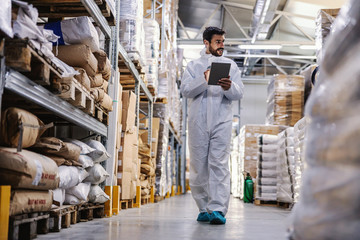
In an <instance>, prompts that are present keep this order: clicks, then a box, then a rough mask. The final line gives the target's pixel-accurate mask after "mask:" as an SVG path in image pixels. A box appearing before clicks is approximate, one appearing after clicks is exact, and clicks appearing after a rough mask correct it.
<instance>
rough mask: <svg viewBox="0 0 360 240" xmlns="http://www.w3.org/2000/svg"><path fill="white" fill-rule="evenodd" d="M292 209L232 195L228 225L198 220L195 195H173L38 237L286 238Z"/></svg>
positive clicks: (145, 239)
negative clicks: (256, 203)
mask: <svg viewBox="0 0 360 240" xmlns="http://www.w3.org/2000/svg"><path fill="white" fill-rule="evenodd" d="M288 214H289V211H287V210H283V209H279V208H273V207H256V206H254V205H253V204H244V203H243V202H242V201H240V200H238V199H235V198H231V201H230V211H229V214H228V216H227V221H228V222H227V224H226V225H217V226H216V225H215V226H214V225H209V224H208V223H198V222H196V221H195V219H196V217H197V209H196V206H195V203H194V201H193V200H192V198H191V195H190V194H189V193H188V194H186V195H183V196H177V197H172V198H170V199H166V200H164V201H162V202H160V203H157V204H149V205H145V206H142V207H141V208H140V209H128V210H125V211H122V212H121V213H120V215H119V216H115V217H111V218H104V219H95V220H93V221H91V222H87V223H78V224H75V225H72V226H71V228H69V229H62V230H61V232H59V233H50V234H47V235H38V239H131V240H161V239H179V240H180V239H181V240H183V239H198V240H204V239H216V240H219V239H254V240H255V239H256V240H259V239H267V240H271V239H276V240H281V239H286V237H285V236H286V229H285V224H286V221H287V217H288Z"/></svg>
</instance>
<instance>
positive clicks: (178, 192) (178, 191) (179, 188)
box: [176, 186, 181, 195]
mask: <svg viewBox="0 0 360 240" xmlns="http://www.w3.org/2000/svg"><path fill="white" fill-rule="evenodd" d="M176 195H181V186H178V187H177V193H176Z"/></svg>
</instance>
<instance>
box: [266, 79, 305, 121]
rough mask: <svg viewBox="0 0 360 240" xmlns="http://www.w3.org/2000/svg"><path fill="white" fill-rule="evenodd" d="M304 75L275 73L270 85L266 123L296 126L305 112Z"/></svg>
mask: <svg viewBox="0 0 360 240" xmlns="http://www.w3.org/2000/svg"><path fill="white" fill-rule="evenodd" d="M304 84H305V81H304V77H303V76H295V75H293V76H289V75H274V76H273V78H272V79H271V81H270V83H269V86H268V97H267V104H268V107H267V113H266V124H275V125H286V126H294V125H295V123H296V122H297V121H299V120H300V119H301V118H302V117H303V114H304V90H305V86H304Z"/></svg>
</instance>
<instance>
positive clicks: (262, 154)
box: [255, 134, 278, 201]
mask: <svg viewBox="0 0 360 240" xmlns="http://www.w3.org/2000/svg"><path fill="white" fill-rule="evenodd" d="M258 147H259V151H258V155H259V157H258V172H257V175H258V177H257V182H256V189H255V191H256V193H255V197H256V199H259V200H263V201H276V200H277V171H276V168H277V162H276V159H277V149H278V136H277V135H270V134H263V135H259V136H258Z"/></svg>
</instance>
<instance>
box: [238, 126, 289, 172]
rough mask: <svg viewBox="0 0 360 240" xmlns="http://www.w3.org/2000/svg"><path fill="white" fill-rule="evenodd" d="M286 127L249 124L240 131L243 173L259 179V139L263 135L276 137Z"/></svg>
mask: <svg viewBox="0 0 360 240" xmlns="http://www.w3.org/2000/svg"><path fill="white" fill-rule="evenodd" d="M285 128H286V127H284V126H275V125H260V124H248V125H244V126H243V127H242V128H241V130H240V161H241V163H240V164H241V165H242V169H241V171H242V172H243V171H245V172H248V173H250V175H251V177H252V178H253V179H254V178H256V177H257V165H258V145H257V137H258V136H259V135H261V134H270V135H276V134H278V133H279V132H281V131H282V130H283V129H285Z"/></svg>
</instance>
